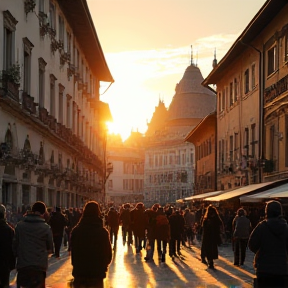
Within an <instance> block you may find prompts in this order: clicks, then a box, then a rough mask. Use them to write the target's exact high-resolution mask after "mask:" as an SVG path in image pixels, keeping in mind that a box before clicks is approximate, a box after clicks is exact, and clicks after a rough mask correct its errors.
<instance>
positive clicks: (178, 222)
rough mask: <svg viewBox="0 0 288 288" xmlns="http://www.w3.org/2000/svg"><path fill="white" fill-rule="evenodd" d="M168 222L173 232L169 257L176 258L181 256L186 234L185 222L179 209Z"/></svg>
mask: <svg viewBox="0 0 288 288" xmlns="http://www.w3.org/2000/svg"><path fill="white" fill-rule="evenodd" d="M168 220H169V224H170V232H171V239H170V242H169V256H170V257H171V258H174V257H175V256H177V254H178V255H181V251H180V246H181V242H182V236H183V233H184V226H185V220H184V217H183V215H181V214H180V211H179V210H178V209H177V210H175V211H174V212H173V213H172V214H171V215H170V216H169V218H168ZM176 252H177V254H176Z"/></svg>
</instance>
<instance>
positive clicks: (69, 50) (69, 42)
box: [66, 31, 71, 54]
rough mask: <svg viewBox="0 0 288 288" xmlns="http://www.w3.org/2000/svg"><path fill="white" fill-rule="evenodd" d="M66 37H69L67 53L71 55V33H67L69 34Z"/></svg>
mask: <svg viewBox="0 0 288 288" xmlns="http://www.w3.org/2000/svg"><path fill="white" fill-rule="evenodd" d="M66 37H67V49H66V50H67V53H69V54H70V53H71V33H69V32H68V31H67V34H66Z"/></svg>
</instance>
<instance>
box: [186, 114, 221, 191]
mask: <svg viewBox="0 0 288 288" xmlns="http://www.w3.org/2000/svg"><path fill="white" fill-rule="evenodd" d="M216 124H217V117H216V112H212V113H211V114H209V115H207V116H206V117H205V118H203V120H202V121H201V122H200V123H199V124H198V125H197V126H196V127H195V128H194V129H193V130H192V131H191V132H190V133H189V134H188V135H187V137H186V139H185V140H186V141H188V142H191V143H193V144H194V146H195V165H194V167H193V168H194V175H195V179H194V195H198V194H203V193H208V192H212V191H215V190H216V189H217V181H216V173H215V171H217V169H216V155H217V153H216V147H217V146H216V142H217V135H216V127H217V126H216Z"/></svg>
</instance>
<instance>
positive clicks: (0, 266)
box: [0, 204, 15, 288]
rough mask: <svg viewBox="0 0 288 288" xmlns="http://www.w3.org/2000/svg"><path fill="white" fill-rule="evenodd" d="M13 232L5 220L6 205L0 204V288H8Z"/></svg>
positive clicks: (13, 260) (11, 262) (12, 259)
mask: <svg viewBox="0 0 288 288" xmlns="http://www.w3.org/2000/svg"><path fill="white" fill-rule="evenodd" d="M14 234H15V231H14V229H13V228H12V227H11V226H10V225H9V224H8V223H7V220H6V207H5V206H4V205H2V204H0V288H9V277H10V272H11V270H13V269H14V268H15V257H14V253H13V250H12V241H13V237H14Z"/></svg>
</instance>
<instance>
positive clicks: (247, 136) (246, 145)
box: [244, 128, 249, 159]
mask: <svg viewBox="0 0 288 288" xmlns="http://www.w3.org/2000/svg"><path fill="white" fill-rule="evenodd" d="M244 141H245V142H244V148H245V149H246V157H247V158H246V159H248V155H249V130H248V128H245V131H244Z"/></svg>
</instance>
